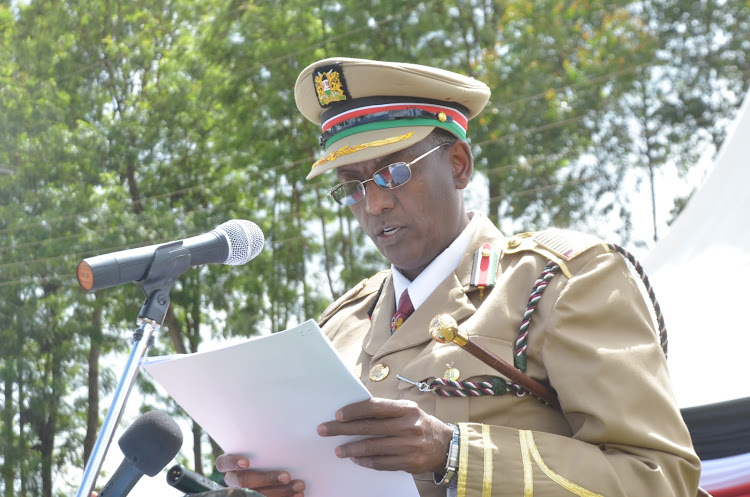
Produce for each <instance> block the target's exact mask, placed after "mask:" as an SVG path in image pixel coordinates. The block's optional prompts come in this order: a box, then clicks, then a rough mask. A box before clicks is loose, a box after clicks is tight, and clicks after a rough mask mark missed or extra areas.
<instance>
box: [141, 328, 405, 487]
mask: <svg viewBox="0 0 750 497" xmlns="http://www.w3.org/2000/svg"><path fill="white" fill-rule="evenodd" d="M144 368H145V370H146V371H147V372H148V373H149V374H150V375H151V376H152V377H153V378H154V379H155V380H156V381H157V382H158V383H159V384H161V385H162V386H163V387H164V389H165V390H166V391H167V392H168V393H169V395H171V396H172V398H173V399H174V400H175V401H176V402H177V403H178V404H179V405H180V406H181V407H182V408H183V409H184V410H185V411H186V412H187V413H188V414H189V415H190V416H191V417H192V418H193V419H194V420H195V421H196V422H197V423H198V424H199V425H200V426H201V427H202V428H203V429H204V430H205V431H206V432H207V433H208V434H209V435H210V436H211V437H213V439H214V440H215V441H216V442H217V443H218V444H219V445H220V446H221V448H222V449H223V450H224V451H225V452H227V453H232V454H243V455H246V456H248V457H250V464H251V467H257V468H265V469H286V470H288V471H289V472H290V473H291V475H292V478H297V479H302V480H304V481H305V484H306V488H305V495H306V496H308V497H337V496H341V497H351V496H352V495H356V496H359V497H370V496H372V497H381V496H383V495H398V496H406V497H408V496H418V492H417V489H416V485H415V484H414V480H413V479H412V477H411V475H409V474H408V473H405V472H403V471H396V472H393V471H375V470H372V469H367V468H363V467H361V466H357V465H356V464H354V463H353V462H351V461H350V460H348V459H339V458H338V457H336V454H335V453H334V448H335V447H337V446H338V445H341V444H342V443H345V442H346V441H348V440H351V439H352V438H351V437H343V436H338V437H321V436H319V435H318V433H317V426H318V425H319V424H320V423H322V422H325V421H331V420H333V419H334V413H335V412H336V410H337V409H338V408H340V407H342V406H344V405H347V404H351V403H353V402H359V401H362V400H366V399H368V398H370V397H371V395H370V393H369V392H368V391H367V389H366V388H365V386H364V385H363V384H362V383H361V382H360V381H359V380H358V379H357V378H355V377H354V375H352V374H351V372H350V371H349V370H348V369H347V368H346V366H345V365H344V364H343V363H342V362H341V359H340V358H339V356H338V354H337V353H336V351H335V349H334V348H333V345H332V344H331V342H330V341H329V340H328V338H327V337H326V336H325V335H324V334H323V333H322V332H321V330H320V328H319V327H318V325H317V323H316V322H315V321H313V320H309V321H306V322H304V323H302V324H300V325H299V326H297V327H295V328H291V329H288V330H286V331H283V332H280V333H275V334H272V335H269V336H264V337H261V338H255V339H250V340H248V341H247V342H243V343H239V344H236V345H231V346H228V347H226V348H222V349H218V350H212V351H209V352H198V353H196V354H187V355H176V356H167V357H154V358H150V359H147V360H146V361H145V363H144Z"/></svg>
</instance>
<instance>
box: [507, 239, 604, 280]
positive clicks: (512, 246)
mask: <svg viewBox="0 0 750 497" xmlns="http://www.w3.org/2000/svg"><path fill="white" fill-rule="evenodd" d="M596 246H601V247H603V248H604V249H605V250H606V251H608V252H609V251H610V249H609V247H608V246H607V244H606V243H605V242H604V241H602V240H601V239H599V238H597V237H595V236H593V235H589V234H586V233H581V232H578V231H570V230H561V229H558V228H549V229H546V230H544V231H539V232H536V233H521V234H518V235H514V236H512V237H511V238H509V239H508V244H507V247H506V249H505V252H506V253H514V252H520V251H523V250H531V251H533V252H536V253H538V254H541V255H543V256H545V257H547V258H548V259H550V260H552V261H554V262H556V263H557V264H558V265H559V266H560V269H561V270H562V272H563V274H565V276H567V277H568V278H570V277H571V274H570V271H569V270H568V267H567V265H566V264H565V263H566V262H569V261H572V260H573V259H575V258H576V257H578V256H579V255H581V254H583V253H584V252H586V251H587V250H589V249H590V248H593V247H596Z"/></svg>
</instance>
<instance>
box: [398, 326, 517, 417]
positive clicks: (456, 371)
mask: <svg viewBox="0 0 750 497" xmlns="http://www.w3.org/2000/svg"><path fill="white" fill-rule="evenodd" d="M472 339H475V340H476V341H477V343H481V345H482V346H483V347H485V348H486V349H488V350H490V351H491V352H492V353H493V354H495V355H496V356H498V357H500V358H502V359H504V360H505V361H507V362H509V363H511V364H512V362H513V349H512V347H513V344H512V343H511V342H509V341H507V340H502V339H498V338H493V337H472ZM401 376H403V377H404V378H406V379H408V380H411V381H413V382H423V383H426V384H433V380H435V379H436V378H444V379H447V380H454V381H458V382H466V381H471V382H488V381H491V380H492V378H497V377H502V375H501V374H500V373H499V372H498V371H497V370H495V369H494V368H493V367H491V366H489V365H487V364H485V363H484V362H482V361H481V360H479V359H477V358H475V357H474V356H473V355H471V354H470V353H469V352H467V351H466V350H465V349H463V348H462V347H461V346H459V345H456V344H454V343H446V344H441V343H437V342H431V343H429V344H428V345H427V346H426V347H425V349H424V350H423V351H422V353H420V354H419V355H418V356H417V357H415V358H414V360H412V361H410V362H409V364H408V365H407V366H406V367H405V368H404V369H403V371H402V373H401ZM398 388H399V396H400V397H401V398H408V399H412V400H417V402H418V403H419V404H420V406H421V407H422V409H424V410H425V411H427V412H429V413H430V414H433V415H435V416H436V417H438V418H439V419H441V420H443V421H446V422H457V421H472V416H471V400H472V398H477V397H476V396H475V395H473V394H472V393H471V392H468V391H467V390H465V389H461V388H459V389H455V388H453V387H451V386H450V385H446V386H445V387H443V386H440V388H441V389H442V390H443V391H444V392H446V393H450V394H448V395H439V394H437V393H435V392H433V391H430V392H420V391H419V389H418V387H417V386H415V385H414V384H412V383H409V382H406V381H401V382H399V385H398ZM459 391H461V392H459ZM462 393H463V394H462ZM424 396H430V397H431V398H430V399H427V398H424ZM481 396H485V395H484V393H483V394H482V395H481ZM418 399H421V401H420V400H418Z"/></svg>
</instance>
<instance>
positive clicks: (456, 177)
mask: <svg viewBox="0 0 750 497" xmlns="http://www.w3.org/2000/svg"><path fill="white" fill-rule="evenodd" d="M437 144H438V143H435V142H433V141H432V140H431V139H429V138H428V139H425V140H422V141H421V142H419V143H416V144H415V145H413V146H412V147H409V148H407V149H405V150H402V151H400V152H397V153H395V154H392V155H389V156H385V157H380V158H377V159H373V160H369V161H365V162H358V163H355V164H350V165H346V166H341V167H339V168H338V169H337V170H336V174H337V175H338V178H339V181H340V182H344V181H352V180H359V181H364V180H366V179H369V178H372V175H373V173H374V172H376V171H377V170H378V169H381V168H382V167H385V166H387V165H389V164H392V163H394V162H399V161H401V162H407V163H408V162H410V161H412V160H414V159H415V158H417V157H419V156H420V155H421V154H423V153H424V152H427V151H428V150H430V149H431V148H432V147H434V146H435V145H437ZM463 145H465V144H463ZM457 148H459V149H460V150H459V151H458V153H459V155H460V154H462V153H468V148H466V149H465V150H464V148H463V147H462V144H461V143H456V144H453V145H451V146H443V147H441V148H440V149H439V150H437V151H435V152H434V153H432V154H430V155H428V156H427V157H425V158H424V159H422V160H420V161H419V162H417V163H416V164H414V165H413V166H411V179H410V180H409V182H408V183H406V184H405V185H403V186H400V187H398V188H395V189H393V190H387V191H385V190H381V189H380V188H379V187H378V186H377V185H375V184H374V182H373V181H369V182H367V183H366V184H365V187H366V195H365V198H364V199H362V200H360V201H359V202H357V203H355V204H352V205H350V206H349V208H350V209H351V210H352V212H353V213H354V216H355V217H356V218H357V221H359V224H360V225H361V226H362V228H363V229H364V230H365V232H367V235H368V236H369V237H370V239H371V240H372V241H373V242H374V243H375V246H376V247H377V248H378V250H380V252H381V253H382V254H383V255H384V256H385V258H386V259H388V261H389V262H391V263H392V264H393V265H394V266H396V267H397V268H398V269H399V271H401V272H402V273H403V274H404V276H406V277H407V278H409V279H411V280H413V279H414V278H416V276H417V275H419V273H421V272H422V270H423V269H424V268H425V267H427V265H428V264H429V263H430V262H432V260H433V259H434V258H435V257H436V256H437V255H439V254H440V253H441V252H442V251H443V250H445V248H446V247H448V245H450V244H451V243H452V242H453V240H455V238H456V237H457V236H458V235H459V234H460V233H461V231H462V230H463V228H464V227H465V226H466V224H467V223H468V218H467V216H466V212H465V210H464V205H463V199H462V196H461V191H460V190H461V189H462V188H464V187H465V186H466V183H467V182H468V177H469V176H470V175H471V166H472V165H473V164H470V166H469V171H468V175H467V173H466V171H465V170H464V169H465V168H462V167H461V166H460V165H457V161H456V157H455V156H456V153H457V151H456V149H457ZM458 162H460V159H459V161H458ZM469 162H471V157H470V154H469Z"/></svg>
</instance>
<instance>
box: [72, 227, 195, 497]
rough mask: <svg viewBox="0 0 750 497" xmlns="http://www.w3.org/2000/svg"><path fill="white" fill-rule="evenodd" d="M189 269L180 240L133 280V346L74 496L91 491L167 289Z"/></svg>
mask: <svg viewBox="0 0 750 497" xmlns="http://www.w3.org/2000/svg"><path fill="white" fill-rule="evenodd" d="M189 268H190V252H189V251H188V250H187V249H186V248H185V247H183V243H182V241H177V242H172V243H167V244H164V245H162V246H160V247H158V248H157V249H156V251H155V253H154V261H153V263H152V264H151V266H150V267H149V269H148V271H147V272H146V276H145V277H144V278H143V279H142V280H140V281H138V282H137V284H138V286H140V287H141V289H142V290H143V292H144V293H145V294H146V300H145V301H144V303H143V306H142V307H141V310H140V312H139V315H138V321H137V322H138V325H139V326H138V328H137V329H136V330H135V331H134V332H133V348H132V349H131V352H130V356H129V357H128V361H127V363H126V364H125V370H124V371H123V375H122V377H121V378H120V383H119V384H118V385H117V390H116V391H115V395H114V397H113V398H112V404H111V405H110V408H109V411H107V416H106V418H105V419H104V423H103V424H102V429H101V431H100V433H99V436H98V437H97V439H96V443H95V444H94V448H93V450H92V452H91V457H90V458H89V461H88V463H87V464H86V468H85V470H84V473H83V480H82V481H81V485H80V486H79V487H78V493H77V494H76V497H89V496H90V495H91V492H92V491H93V490H94V485H95V484H96V478H97V476H98V474H99V471H100V470H101V467H102V463H103V462H104V457H105V455H106V453H107V450H108V449H109V445H110V443H111V442H112V437H113V436H114V434H115V430H116V428H117V424H118V423H119V422H120V418H121V417H122V413H123V411H124V409H125V403H126V402H127V399H128V396H129V395H130V391H131V390H132V388H133V384H134V383H135V379H136V378H137V376H138V373H139V372H140V367H141V363H142V362H143V359H144V358H145V357H146V354H147V353H148V349H149V347H150V346H151V344H152V343H153V335H154V333H156V332H158V331H159V329H160V328H161V325H162V324H163V323H164V318H165V317H166V315H167V310H168V309H169V304H170V299H169V291H170V290H171V289H172V287H173V286H174V284H175V281H177V278H178V277H179V276H180V275H181V274H182V273H184V272H185V271H187V270H188V269H189Z"/></svg>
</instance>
